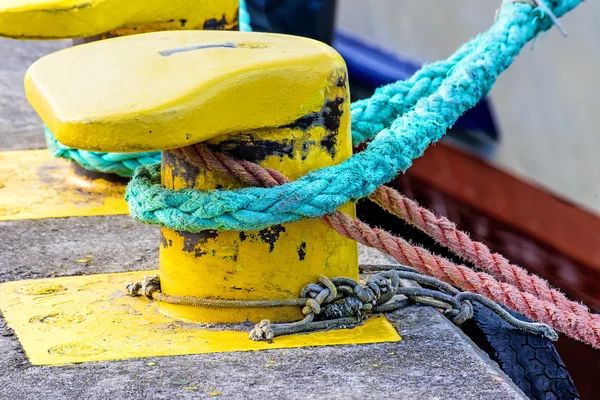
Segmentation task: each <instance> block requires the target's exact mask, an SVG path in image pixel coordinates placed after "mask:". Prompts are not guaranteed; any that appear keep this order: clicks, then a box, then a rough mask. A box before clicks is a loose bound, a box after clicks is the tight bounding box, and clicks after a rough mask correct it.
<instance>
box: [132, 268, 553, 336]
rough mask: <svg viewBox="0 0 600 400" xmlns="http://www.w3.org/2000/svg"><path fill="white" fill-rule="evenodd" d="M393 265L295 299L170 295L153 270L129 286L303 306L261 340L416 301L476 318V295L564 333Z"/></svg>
mask: <svg viewBox="0 0 600 400" xmlns="http://www.w3.org/2000/svg"><path fill="white" fill-rule="evenodd" d="M388 268H389V269H388V270H386V271H382V272H379V273H377V274H375V275H374V276H372V277H371V278H369V279H368V281H367V282H366V284H364V285H361V284H360V283H358V282H356V281H354V280H353V279H350V278H345V277H340V278H332V279H329V278H327V277H326V276H323V275H322V276H320V277H319V280H318V282H315V283H309V284H307V285H306V286H304V287H303V288H302V290H301V291H300V297H299V298H295V299H273V300H226V299H207V298H199V297H192V296H170V295H168V294H165V293H162V292H161V290H160V279H159V278H158V275H151V276H147V277H146V278H145V279H144V280H143V281H142V282H134V283H130V284H128V285H127V291H128V294H129V295H130V296H141V295H143V296H146V297H148V298H150V299H154V300H156V301H160V302H165V303H169V304H176V305H192V306H196V307H207V308H271V307H290V306H300V307H303V308H302V312H303V314H304V315H305V318H304V319H302V320H301V321H297V322H292V323H271V322H270V321H268V320H262V321H261V322H260V323H258V324H256V325H255V327H254V328H253V329H252V330H251V331H250V333H249V338H250V339H252V340H256V341H261V340H272V339H273V338H275V337H277V336H282V335H289V334H295V333H302V332H314V331H319V330H327V329H334V328H340V327H350V326H355V325H356V324H358V323H360V322H361V321H362V320H364V319H365V318H368V317H369V316H371V315H373V314H380V313H388V312H394V311H397V310H399V309H400V308H403V307H406V306H408V305H411V304H422V305H428V306H433V307H437V308H439V309H440V310H441V311H442V312H443V313H444V314H445V315H446V316H447V317H449V318H450V320H451V321H452V322H454V323H455V324H457V325H460V324H462V323H463V322H465V321H466V320H468V319H470V318H472V316H473V307H472V305H471V302H473V301H475V302H478V303H480V304H481V305H482V306H484V307H486V308H488V309H489V310H491V311H492V312H494V313H496V314H498V315H499V316H500V317H501V318H502V319H504V320H505V321H506V322H508V323H509V324H510V325H512V326H513V327H515V328H517V329H521V330H525V331H527V332H531V333H535V334H539V335H543V336H545V337H546V338H548V339H550V340H557V339H558V335H557V334H556V332H555V331H554V330H553V329H552V328H550V327H549V326H548V325H546V324H540V323H537V322H524V321H520V320H518V319H516V318H515V317H513V316H512V315H511V314H509V313H508V312H506V311H505V310H504V309H503V308H501V307H500V306H498V305H497V304H496V303H494V302H492V301H490V300H488V299H486V298H485V297H483V296H481V295H478V294H476V293H469V292H460V291H458V290H457V289H455V288H453V287H452V286H450V285H448V284H446V283H444V282H442V281H439V280H437V279H435V278H432V277H429V276H426V275H423V274H420V273H419V272H417V271H416V270H415V269H414V268H410V267H407V266H403V265H392V266H389V267H388ZM415 284H418V285H425V286H427V287H420V286H418V285H415ZM399 296H402V298H400V297H399Z"/></svg>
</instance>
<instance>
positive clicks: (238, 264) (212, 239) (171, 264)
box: [160, 54, 358, 322]
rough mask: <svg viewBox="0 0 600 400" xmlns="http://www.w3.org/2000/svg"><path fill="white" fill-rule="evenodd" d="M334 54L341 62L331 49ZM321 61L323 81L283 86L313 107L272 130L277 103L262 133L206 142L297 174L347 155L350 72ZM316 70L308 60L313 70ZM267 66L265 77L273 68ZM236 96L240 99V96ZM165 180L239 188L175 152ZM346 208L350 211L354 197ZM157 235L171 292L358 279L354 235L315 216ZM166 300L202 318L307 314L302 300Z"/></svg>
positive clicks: (239, 293) (231, 295)
mask: <svg viewBox="0 0 600 400" xmlns="http://www.w3.org/2000/svg"><path fill="white" fill-rule="evenodd" d="M330 57H332V58H334V59H337V56H334V55H331V54H330ZM322 58H323V60H322V61H323V65H328V66H329V68H330V70H329V73H328V74H327V75H325V74H323V75H322V76H320V77H319V79H316V77H314V76H313V77H312V78H313V79H312V80H308V79H307V80H304V79H302V80H293V79H289V84H288V86H287V87H286V88H285V91H283V90H281V89H280V91H279V92H278V93H277V94H278V95H279V96H280V97H281V99H282V101H285V100H286V99H287V98H290V97H294V96H295V93H297V92H314V93H315V94H316V96H313V99H312V102H306V103H305V104H304V106H305V109H307V110H317V111H316V112H310V113H307V114H304V115H301V116H300V117H299V116H297V115H296V114H291V115H288V116H287V118H288V119H287V120H284V119H283V118H284V117H286V116H285V115H282V116H281V117H282V120H283V121H285V124H284V126H283V127H280V128H268V127H269V125H268V124H267V123H268V121H269V120H270V118H272V116H274V115H275V116H277V115H279V114H280V113H283V112H284V110H281V109H279V108H274V109H273V110H272V111H271V112H270V113H269V114H268V115H263V116H262V118H263V123H262V124H263V125H262V126H264V127H263V128H261V129H260V130H257V131H250V129H248V128H246V127H244V128H242V129H243V131H244V133H233V134H229V135H224V136H220V137H218V138H214V139H211V140H210V141H209V143H210V145H211V146H213V147H216V148H217V149H218V150H219V151H223V152H225V153H230V154H233V155H239V156H242V157H243V158H245V159H247V160H251V161H255V162H258V163H259V164H261V165H262V166H265V167H269V168H273V169H275V170H278V171H281V172H283V173H284V174H285V175H286V176H288V177H289V178H291V179H297V178H299V177H300V176H302V175H305V174H307V173H308V172H310V171H312V170H315V169H318V168H323V167H325V166H330V165H335V164H339V163H340V162H342V161H344V160H345V159H347V158H348V157H350V156H351V155H352V143H351V132H350V109H349V108H350V98H349V93H348V87H347V79H346V75H347V74H346V70H345V68H342V67H340V66H338V65H336V64H335V63H334V62H331V61H328V60H327V58H326V57H325V55H323V57H322ZM266 66H267V65H265V67H266ZM310 68H311V66H308V65H307V66H305V69H306V70H307V71H308V70H310ZM264 73H265V74H267V75H268V74H269V73H270V71H269V70H267V71H264ZM301 74H304V72H301ZM308 75H309V76H310V73H308ZM244 84H245V82H244V81H241V82H240V83H239V85H242V86H243V85H244ZM231 99H232V101H235V97H231ZM260 117H261V116H260V115H259V116H256V117H255V120H256V124H260V120H259V118H260ZM219 118H220V115H215V116H213V117H211V119H210V120H206V121H205V122H206V123H208V124H210V123H211V122H212V121H213V120H217V121H218V120H219ZM292 118H294V119H292ZM306 121H313V122H312V123H307V122H306ZM238 123H244V121H239V122H238ZM307 125H308V126H307ZM162 184H163V186H165V187H167V188H170V189H181V188H184V187H195V188H196V189H199V190H214V189H217V188H222V187H227V188H231V187H235V186H236V184H235V182H231V181H228V180H226V179H224V177H223V176H222V175H219V174H214V173H211V172H207V171H206V170H199V169H197V168H194V167H193V166H191V165H189V164H187V163H186V162H185V161H184V160H182V159H177V158H176V157H174V156H173V155H171V154H169V153H165V154H164V155H163V162H162ZM341 209H342V211H344V212H346V213H348V214H350V215H354V204H353V203H351V204H346V205H345V206H343V207H342V208H341ZM161 232H162V240H161V249H160V277H161V287H162V291H163V292H164V293H166V294H169V295H174V296H196V297H202V298H218V299H238V300H239V299H279V298H295V297H298V296H299V293H300V290H301V289H302V287H303V286H304V285H305V284H306V283H307V282H311V281H314V280H315V279H316V278H317V277H318V276H319V275H321V274H322V275H325V276H329V277H335V276H346V277H350V278H353V279H358V262H357V258H358V256H357V245H356V242H355V241H353V240H349V239H346V238H343V237H342V236H340V235H339V234H337V233H336V232H335V231H333V230H332V229H330V228H328V227H327V226H325V225H324V224H323V223H322V222H321V221H319V220H303V221H300V222H296V223H291V224H285V225H274V226H271V227H269V228H266V229H263V230H261V231H247V232H235V231H214V230H210V231H203V232H200V233H189V232H175V231H171V230H169V229H166V228H163V229H162V230H161ZM160 307H161V310H163V311H164V312H165V313H167V314H168V315H171V316H173V317H177V318H181V319H185V320H192V321H203V322H240V321H245V320H250V321H253V322H258V321H259V320H260V319H262V318H265V316H266V318H269V319H271V320H275V321H293V320H298V319H301V318H302V317H303V315H302V313H301V312H300V309H299V308H298V307H288V308H273V309H269V310H260V309H248V308H238V309H210V308H203V307H193V306H182V305H171V304H166V303H163V304H161V305H160Z"/></svg>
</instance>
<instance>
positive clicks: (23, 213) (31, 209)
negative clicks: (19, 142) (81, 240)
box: [0, 150, 129, 221]
mask: <svg viewBox="0 0 600 400" xmlns="http://www.w3.org/2000/svg"><path fill="white" fill-rule="evenodd" d="M124 193H125V185H123V184H119V183H112V182H108V181H106V180H104V179H95V180H89V179H87V178H83V177H81V176H78V175H76V174H75V173H74V172H73V170H72V168H71V166H70V163H69V162H68V161H65V160H61V159H56V158H54V157H52V155H51V154H50V153H49V152H48V151H47V150H24V151H4V152H0V221H2V220H18V219H38V218H60V217H71V216H91V215H110V214H127V213H128V212H129V211H128V208H127V203H125V200H124V199H123V196H124Z"/></svg>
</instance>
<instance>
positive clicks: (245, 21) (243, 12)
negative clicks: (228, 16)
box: [238, 0, 252, 32]
mask: <svg viewBox="0 0 600 400" xmlns="http://www.w3.org/2000/svg"><path fill="white" fill-rule="evenodd" d="M238 20H239V24H240V31H242V32H252V26H250V13H249V12H248V7H247V6H246V0H240V9H239V11H238Z"/></svg>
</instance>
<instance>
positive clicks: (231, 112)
mask: <svg viewBox="0 0 600 400" xmlns="http://www.w3.org/2000/svg"><path fill="white" fill-rule="evenodd" d="M334 69H345V63H344V61H343V59H342V58H341V57H340V56H339V54H338V53H337V52H336V51H335V50H333V49H332V48H331V47H329V46H327V45H325V44H323V43H320V42H316V41H314V40H311V39H306V38H300V37H295V36H287V35H275V34H266V33H246V32H222V31H177V32H155V33H147V34H143V35H134V36H126V37H120V38H114V39H110V40H103V41H99V42H94V43H88V44H85V45H81V46H76V47H73V48H69V49H65V50H61V51H59V52H56V53H54V54H50V55H48V56H45V57H43V58H41V59H40V60H38V61H37V62H35V63H34V64H33V65H32V66H31V68H30V69H29V71H28V72H27V74H26V77H25V90H26V93H27V97H28V99H29V101H30V103H31V104H32V105H33V107H34V108H35V110H36V111H37V112H38V114H39V115H40V117H41V118H42V120H43V121H44V122H45V123H46V125H48V126H49V128H50V130H51V131H52V132H53V133H54V134H55V136H56V137H57V139H58V140H59V141H60V142H61V143H63V144H65V145H68V146H71V147H76V148H81V149H84V150H95V151H125V152H126V151H147V150H163V149H173V148H178V147H183V146H187V145H191V144H194V143H198V142H201V141H205V140H207V139H211V138H214V137H217V136H220V135H224V134H228V133H233V132H243V131H249V130H253V129H262V128H265V127H278V126H282V125H285V124H287V123H289V122H290V121H294V120H296V119H297V118H299V117H301V116H303V115H306V114H308V113H311V112H319V110H320V109H321V107H322V101H320V99H322V98H323V96H324V92H325V91H326V90H327V87H328V82H327V78H328V77H329V75H330V74H331V71H332V70H334ZM314 82H321V83H322V84H323V86H322V87H321V88H315V86H314Z"/></svg>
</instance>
